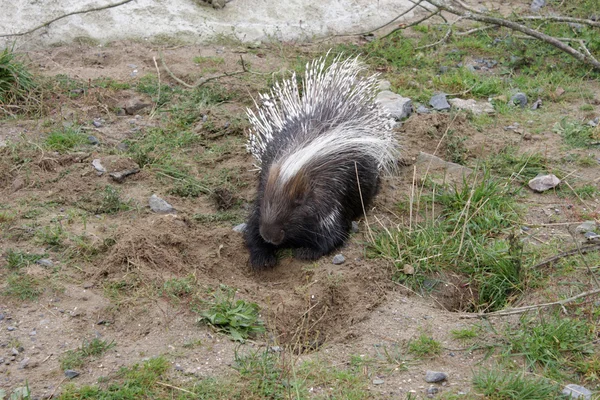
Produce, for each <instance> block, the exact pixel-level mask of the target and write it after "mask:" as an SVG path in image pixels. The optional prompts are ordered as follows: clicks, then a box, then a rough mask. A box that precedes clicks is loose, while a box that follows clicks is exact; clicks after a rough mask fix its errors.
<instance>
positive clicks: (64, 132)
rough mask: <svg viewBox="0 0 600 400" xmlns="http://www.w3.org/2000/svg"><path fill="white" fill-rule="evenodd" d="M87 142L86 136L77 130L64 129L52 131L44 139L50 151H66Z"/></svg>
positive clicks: (71, 128)
mask: <svg viewBox="0 0 600 400" xmlns="http://www.w3.org/2000/svg"><path fill="white" fill-rule="evenodd" d="M86 142H87V138H86V136H85V135H84V134H83V133H81V131H80V130H79V129H78V128H73V127H66V128H63V129H61V130H58V131H52V132H50V134H49V135H48V136H47V137H46V140H45V144H46V147H47V148H48V149H50V150H56V151H67V150H72V149H73V148H75V147H77V146H81V145H83V144H84V143H86Z"/></svg>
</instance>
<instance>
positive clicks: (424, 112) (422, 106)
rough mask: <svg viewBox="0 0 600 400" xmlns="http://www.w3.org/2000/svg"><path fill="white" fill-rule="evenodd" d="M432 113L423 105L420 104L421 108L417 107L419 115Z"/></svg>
mask: <svg viewBox="0 0 600 400" xmlns="http://www.w3.org/2000/svg"><path fill="white" fill-rule="evenodd" d="M429 113H431V110H430V109H429V108H427V107H425V106H424V105H423V104H420V105H419V107H417V114H429Z"/></svg>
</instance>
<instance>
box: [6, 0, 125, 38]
mask: <svg viewBox="0 0 600 400" xmlns="http://www.w3.org/2000/svg"><path fill="white" fill-rule="evenodd" d="M132 1H133V0H123V1H120V2H118V3H115V4H109V5H107V6H102V7H94V8H89V9H87V10H81V11H73V12H70V13H68V14H64V15H61V16H60V17H56V18H54V19H52V20H50V21H48V22H44V23H43V24H41V25H38V26H36V27H35V28H33V29H29V30H28V31H25V32H19V33H2V34H0V38H2V37H11V36H24V35H27V34H28V33H31V32H35V31H37V30H38V29H41V28H43V27H45V26H48V25H50V24H52V23H53V22H56V21H58V20H60V19H63V18H67V17H70V16H71V15H76V14H87V13H90V12H95V11H102V10H106V9H109V8H114V7H119V6H122V5H123V4H127V3H131V2H132Z"/></svg>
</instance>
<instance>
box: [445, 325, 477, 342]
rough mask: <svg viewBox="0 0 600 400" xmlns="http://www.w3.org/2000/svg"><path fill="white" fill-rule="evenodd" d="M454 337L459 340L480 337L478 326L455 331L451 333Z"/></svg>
mask: <svg viewBox="0 0 600 400" xmlns="http://www.w3.org/2000/svg"><path fill="white" fill-rule="evenodd" d="M450 333H451V334H452V337H453V338H454V339H458V340H471V339H475V338H476V337H477V336H479V332H478V329H477V327H476V326H470V327H468V328H462V329H453V330H451V331H450Z"/></svg>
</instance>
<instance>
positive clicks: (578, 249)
mask: <svg viewBox="0 0 600 400" xmlns="http://www.w3.org/2000/svg"><path fill="white" fill-rule="evenodd" d="M567 230H568V232H569V234H570V235H571V237H572V238H573V241H574V242H575V245H576V246H577V253H579V255H580V256H581V261H583V264H584V265H585V268H586V269H587V270H588V273H589V274H590V275H591V276H592V279H593V281H594V282H595V283H596V287H598V288H600V282H598V278H596V275H594V272H593V271H592V269H591V268H590V265H589V264H588V262H587V260H586V259H585V257H584V256H583V253H582V252H581V245H580V244H579V241H578V240H577V239H576V238H575V235H573V232H571V229H569V228H567Z"/></svg>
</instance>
